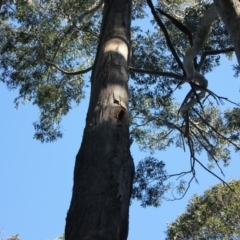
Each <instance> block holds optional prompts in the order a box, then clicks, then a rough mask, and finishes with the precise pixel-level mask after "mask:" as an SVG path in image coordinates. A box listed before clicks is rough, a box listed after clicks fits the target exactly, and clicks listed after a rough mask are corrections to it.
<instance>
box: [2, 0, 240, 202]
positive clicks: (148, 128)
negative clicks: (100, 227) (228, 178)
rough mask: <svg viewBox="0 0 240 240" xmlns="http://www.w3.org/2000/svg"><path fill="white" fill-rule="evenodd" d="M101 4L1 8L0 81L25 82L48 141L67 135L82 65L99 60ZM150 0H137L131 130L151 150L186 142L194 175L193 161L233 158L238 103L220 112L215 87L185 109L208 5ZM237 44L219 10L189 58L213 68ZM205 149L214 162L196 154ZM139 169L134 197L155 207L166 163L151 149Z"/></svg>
mask: <svg viewBox="0 0 240 240" xmlns="http://www.w3.org/2000/svg"><path fill="white" fill-rule="evenodd" d="M98 3H101V1H86V0H81V1H72V0H71V1H57V0H46V1H41V0H33V1H30V0H29V1H27V0H16V1H14V2H13V1H11V0H9V1H7V0H6V1H5V2H4V4H3V5H2V7H1V11H0V38H1V45H0V71H1V75H0V80H1V81H2V82H3V83H5V84H6V85H7V87H8V88H9V89H18V90H19V96H18V97H17V98H16V99H15V104H16V106H18V104H19V103H21V102H25V101H30V102H32V103H33V104H35V105H37V106H38V108H39V120H38V121H36V122H35V123H34V127H35V130H36V133H35V136H34V137H35V138H36V139H38V140H40V141H42V142H44V141H54V140H56V139H57V138H58V137H61V136H62V132H61V128H60V121H61V119H62V117H63V116H64V115H66V114H67V113H68V112H69V110H70V109H71V108H72V106H73V104H79V103H80V101H81V100H82V98H83V97H84V87H85V86H86V85H87V83H86V82H85V81H84V80H85V79H84V77H83V74H84V73H86V72H88V70H90V67H92V65H93V62H94V57H95V54H96V49H97V44H98V40H99V32H100V27H101V24H100V23H101V16H102V8H101V7H100V6H101V5H99V7H97V8H95V6H96V5H97V4H98ZM154 4H155V5H153V3H152V1H150V0H148V1H143V0H134V1H133V12H132V19H133V24H132V25H133V26H132V39H131V48H132V57H131V63H130V68H129V72H130V89H129V92H130V106H129V109H130V114H131V116H130V122H131V138H132V139H133V140H134V141H135V143H138V144H139V146H140V148H141V149H142V150H147V151H149V152H150V154H153V153H155V152H156V151H162V150H166V149H167V148H168V147H170V146H173V147H176V148H180V149H183V150H187V149H188V151H189V154H190V165H191V167H190V169H189V170H187V171H186V172H184V173H179V175H178V176H181V177H182V176H184V175H185V174H186V173H190V174H192V178H191V180H190V181H192V180H193V179H194V178H195V164H196V163H198V164H200V165H201V166H202V167H203V168H205V169H206V170H208V171H210V170H209V169H211V168H212V167H213V166H215V165H217V166H220V162H221V161H222V162H223V165H228V164H229V161H230V150H229V147H230V146H233V147H234V148H235V150H239V140H240V139H239V137H240V135H239V129H240V126H239V124H238V119H239V117H240V112H239V108H238V105H237V104H236V106H235V107H234V108H233V109H227V110H225V112H223V111H222V110H221V109H220V108H219V106H218V104H219V103H221V102H223V101H224V100H227V99H226V98H223V97H220V96H218V95H216V94H215V93H213V92H212V91H211V89H206V96H205V97H204V98H203V99H201V101H198V102H197V103H196V104H195V105H193V106H191V107H190V108H189V109H188V110H187V111H186V112H185V113H184V114H181V113H180V112H179V109H180V108H181V106H182V105H183V104H185V103H186V102H187V101H188V100H189V99H191V97H193V98H194V97H196V94H197V91H196V90H195V89H197V87H199V86H197V84H196V83H194V82H192V81H189V80H188V81H187V80H186V79H185V78H186V72H185V70H184V69H183V60H184V56H185V54H186V52H187V51H188V50H189V49H191V47H192V45H193V41H194V37H195V36H196V34H197V31H198V27H199V24H200V22H201V19H202V17H203V16H204V13H205V12H206V10H207V9H208V8H209V5H208V4H204V3H203V2H200V3H199V1H182V0H178V1H177V0H175V1H174V0H172V1H155V2H154ZM92 9H94V11H92ZM156 9H158V10H156ZM147 16H149V18H148V17H147ZM144 25H145V26H147V29H144V27H143V26H144ZM232 50H233V49H232V45H231V41H230V37H229V35H228V34H227V31H226V29H225V27H224V26H223V24H222V23H221V21H220V19H216V21H215V22H214V23H213V25H212V28H211V32H210V34H209V36H208V38H207V40H206V41H205V42H204V44H203V48H202V49H201V51H200V52H199V53H198V54H197V56H195V58H194V60H193V62H194V67H195V70H197V71H199V72H200V74H202V75H204V74H206V73H208V72H211V71H213V70H214V68H215V67H217V66H219V64H220V62H219V60H220V55H219V54H220V53H224V54H226V55H227V56H228V57H231V51H232ZM235 69H236V70H238V67H237V66H236V67H235ZM236 74H238V72H236ZM194 84H195V85H194ZM183 85H184V86H186V85H187V86H188V87H189V88H190V89H191V90H190V92H189V93H188V94H187V96H186V97H185V99H184V95H185V93H184V94H183V93H182V97H179V93H181V89H182V86H183ZM184 89H185V88H184ZM198 90H201V89H200V88H198ZM191 91H192V92H191ZM194 91H195V92H194ZM190 96H191V97H190ZM204 152H205V153H206V155H207V157H208V160H209V166H205V165H203V163H202V161H201V159H199V156H200V155H202V153H204ZM136 172H137V173H136V178H135V185H134V191H133V192H134V194H133V197H135V198H137V199H139V200H142V204H143V205H144V206H146V205H154V206H158V205H159V204H160V202H161V197H162V194H163V193H164V191H165V190H166V189H168V188H169V185H167V186H164V185H163V182H164V181H165V180H166V179H168V178H169V176H167V173H166V172H165V170H164V163H163V162H162V161H161V160H157V159H155V158H154V157H152V156H150V157H147V158H146V159H144V160H142V161H140V163H139V165H138V167H137V171H136ZM187 188H188V187H187V182H186V181H184V180H180V185H179V188H178V192H180V193H181V194H184V192H185V190H186V189H187Z"/></svg>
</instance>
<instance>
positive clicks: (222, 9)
mask: <svg viewBox="0 0 240 240" xmlns="http://www.w3.org/2000/svg"><path fill="white" fill-rule="evenodd" d="M214 4H215V7H216V10H217V12H218V14H219V15H220V17H221V19H222V21H223V22H224V24H225V25H226V28H227V31H228V32H229V34H230V36H231V39H232V42H233V45H234V49H235V52H236V55H237V59H238V63H239V64H240V1H239V0H214Z"/></svg>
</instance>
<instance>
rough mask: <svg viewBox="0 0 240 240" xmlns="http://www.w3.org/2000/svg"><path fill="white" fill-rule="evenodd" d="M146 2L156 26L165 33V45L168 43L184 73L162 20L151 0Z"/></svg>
mask: <svg viewBox="0 0 240 240" xmlns="http://www.w3.org/2000/svg"><path fill="white" fill-rule="evenodd" d="M147 3H148V6H149V7H150V9H151V11H152V14H153V16H154V18H155V20H156V22H157V24H158V26H159V27H160V28H161V29H162V31H163V33H164V35H165V38H166V41H167V45H168V47H169V49H170V50H171V52H172V54H173V56H174V58H175V60H176V61H177V63H178V66H179V68H181V69H182V71H183V74H184V75H185V70H184V67H183V64H182V62H181V60H180V58H179V57H178V55H177V53H176V51H175V48H174V47H173V44H172V42H171V40H170V37H169V34H168V31H167V29H166V27H165V25H164V24H163V22H162V20H161V19H160V17H159V16H158V15H157V13H156V11H155V8H154V6H153V3H152V1H151V0H147Z"/></svg>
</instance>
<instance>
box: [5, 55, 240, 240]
mask: <svg viewBox="0 0 240 240" xmlns="http://www.w3.org/2000/svg"><path fill="white" fill-rule="evenodd" d="M233 63H236V60H234V61H232V62H228V61H227V60H226V59H224V60H223V61H221V66H220V67H219V68H217V69H216V70H215V71H214V73H211V74H209V75H207V78H208V80H209V88H210V89H211V90H213V91H215V92H216V93H217V94H218V95H221V96H226V97H228V98H230V99H231V100H234V101H236V102H239V86H240V83H239V79H236V78H233V72H232V68H231V65H232V64H233ZM186 93H187V90H185V89H183V91H182V92H181V93H180V94H179V97H180V98H181V97H182V96H184V94H186ZM16 94H17V93H16V92H14V91H13V92H9V91H8V90H7V89H6V87H5V86H4V85H3V84H2V83H1V84H0V111H1V116H2V118H1V124H0V132H1V134H0V146H1V151H0V159H1V161H0V184H1V188H0V191H1V195H0V196H1V197H0V231H1V235H0V236H1V237H2V239H4V240H5V239H6V237H9V236H10V235H13V234H16V233H18V234H19V235H20V238H21V240H50V239H54V238H56V237H57V236H59V235H61V233H62V232H63V229H64V225H65V217H66V212H67V209H68V207H69V203H70V197H71V189H72V184H73V181H72V179H73V167H74V161H75V155H76V153H77V151H78V149H79V146H80V143H81V138H82V133H83V128H84V125H85V116H86V109H87V105H88V99H89V96H87V97H86V100H85V101H84V102H83V103H82V104H81V105H80V106H79V107H76V108H74V109H73V110H72V111H71V112H70V113H69V114H68V116H66V117H65V118H64V119H63V122H62V123H61V127H62V129H63V132H64V136H63V138H62V139H60V140H58V141H57V142H54V143H49V144H41V143H40V142H37V141H36V140H33V134H34V129H33V126H32V123H33V122H34V121H36V120H37V119H38V109H37V108H36V107H35V106H32V105H31V104H29V103H28V104H25V105H21V106H20V107H19V109H18V110H16V109H14V105H13V100H14V97H16V96H17V95H16ZM226 106H227V105H226ZM132 155H133V157H134V160H135V162H137V161H138V160H140V159H142V158H143V157H144V156H145V155H147V153H144V152H140V151H139V149H138V147H137V146H136V145H135V144H134V145H133V147H132ZM157 156H158V157H159V158H160V159H162V160H164V161H165V162H166V164H167V170H168V172H169V173H175V172H180V171H181V169H186V168H187V169H188V167H189V155H188V152H186V153H184V152H181V151H179V150H175V149H174V148H171V149H169V150H167V151H164V152H159V153H157ZM201 159H203V161H204V159H205V156H201ZM224 172H225V175H226V176H225V178H224V180H226V181H228V180H229V179H235V178H239V175H240V173H239V154H236V153H233V154H232V163H231V165H230V166H229V167H228V168H224ZM216 173H218V174H219V175H220V173H219V171H216ZM197 178H198V180H199V184H196V183H193V184H192V186H191V188H190V190H189V191H188V193H187V194H186V196H185V197H184V199H182V200H180V201H173V202H172V201H171V202H163V205H162V206H161V207H159V208H157V209H156V208H145V209H144V208H142V207H140V204H139V203H138V202H135V201H134V202H133V204H132V206H131V208H130V227H129V228H130V229H129V238H128V239H129V240H136V239H137V240H157V239H164V237H165V234H164V231H165V230H166V224H167V223H170V222H172V221H173V220H174V219H175V218H176V217H177V216H178V215H179V214H181V213H182V212H183V211H184V210H185V207H186V204H187V201H188V200H189V198H190V197H191V196H192V195H193V194H194V193H198V194H202V193H203V191H204V190H206V188H208V187H209V186H212V185H214V184H216V183H218V182H219V181H218V180H217V179H216V178H214V177H213V176H211V175H210V174H209V173H207V172H206V171H204V170H202V169H201V168H199V167H198V168H197Z"/></svg>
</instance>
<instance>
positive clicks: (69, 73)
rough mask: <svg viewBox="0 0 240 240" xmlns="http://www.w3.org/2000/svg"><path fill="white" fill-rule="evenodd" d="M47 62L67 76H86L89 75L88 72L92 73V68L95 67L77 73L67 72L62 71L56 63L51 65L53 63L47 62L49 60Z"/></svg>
mask: <svg viewBox="0 0 240 240" xmlns="http://www.w3.org/2000/svg"><path fill="white" fill-rule="evenodd" d="M45 62H46V63H47V64H49V65H51V66H53V67H55V68H56V69H57V70H59V71H60V72H61V73H64V74H66V75H79V74H84V73H87V72H89V71H91V70H92V68H93V67H89V68H87V69H84V70H80V71H76V72H67V71H65V70H63V69H61V68H60V67H59V66H58V65H56V64H54V63H51V62H49V61H47V60H45Z"/></svg>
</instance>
